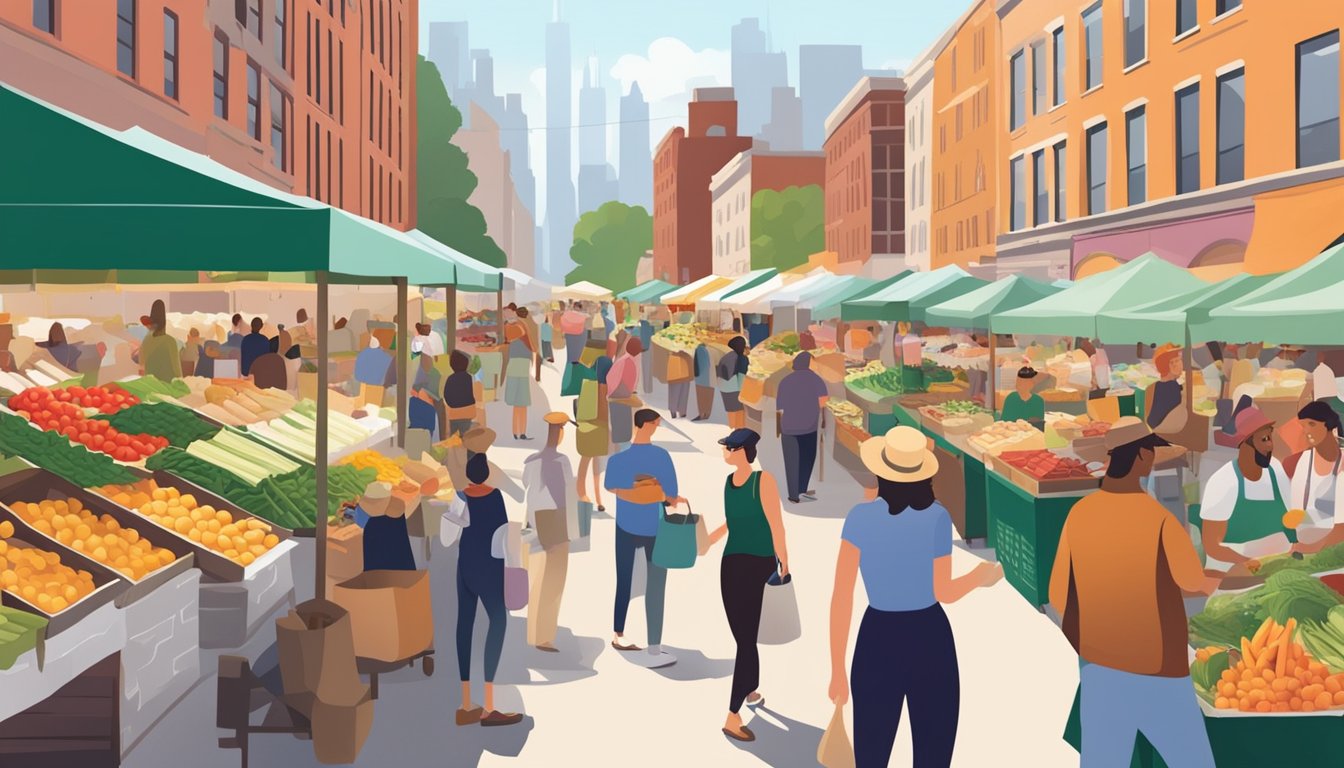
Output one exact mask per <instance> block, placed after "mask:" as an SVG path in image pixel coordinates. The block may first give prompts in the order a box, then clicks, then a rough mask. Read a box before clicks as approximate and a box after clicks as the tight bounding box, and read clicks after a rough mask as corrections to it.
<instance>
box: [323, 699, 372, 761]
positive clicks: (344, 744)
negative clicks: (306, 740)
mask: <svg viewBox="0 0 1344 768" xmlns="http://www.w3.org/2000/svg"><path fill="white" fill-rule="evenodd" d="M309 720H310V721H311V722H312V725H313V756H314V757H316V758H317V761H318V762H319V763H322V764H323V765H348V764H350V763H353V762H355V760H357V759H359V752H360V750H362V749H363V748H364V742H365V740H366V739H368V738H369V731H371V730H373V699H371V698H369V694H368V689H367V688H366V689H365V691H364V695H363V696H362V697H360V700H359V702H358V703H356V704H333V703H328V702H324V701H315V702H313V707H312V714H311V715H310V717H309Z"/></svg>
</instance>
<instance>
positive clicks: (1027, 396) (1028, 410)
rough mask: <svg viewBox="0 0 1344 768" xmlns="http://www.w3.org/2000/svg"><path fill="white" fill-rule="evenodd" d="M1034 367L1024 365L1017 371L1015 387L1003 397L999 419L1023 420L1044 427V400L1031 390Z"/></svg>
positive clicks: (1034, 377) (1034, 378)
mask: <svg viewBox="0 0 1344 768" xmlns="http://www.w3.org/2000/svg"><path fill="white" fill-rule="evenodd" d="M1039 375H1040V374H1039V373H1037V371H1036V369H1035V368H1032V367H1031V366H1029V365H1028V366H1024V367H1022V368H1021V369H1020V370H1018V372H1017V383H1016V389H1015V390H1014V391H1012V392H1009V393H1008V396H1007V397H1005V398H1004V399H1003V413H1001V414H1000V415H999V420H1000V421H1018V420H1021V421H1025V422H1027V423H1029V424H1031V425H1032V426H1033V427H1035V428H1037V429H1040V430H1044V429H1045V400H1044V398H1042V397H1041V396H1040V395H1038V394H1036V393H1035V392H1034V391H1033V390H1035V388H1036V377H1037V376H1039Z"/></svg>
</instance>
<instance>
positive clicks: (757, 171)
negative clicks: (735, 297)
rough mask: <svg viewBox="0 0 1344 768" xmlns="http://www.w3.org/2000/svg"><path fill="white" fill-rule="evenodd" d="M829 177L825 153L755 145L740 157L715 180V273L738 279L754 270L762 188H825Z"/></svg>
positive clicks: (712, 187)
mask: <svg viewBox="0 0 1344 768" xmlns="http://www.w3.org/2000/svg"><path fill="white" fill-rule="evenodd" d="M825 180H826V156H825V155H824V154H823V153H821V152H771V151H769V150H762V149H751V150H748V151H746V152H739V153H738V154H736V155H734V156H733V159H731V160H729V161H728V162H727V163H725V164H724V166H723V167H722V168H720V169H719V171H718V172H717V173H715V174H714V176H713V178H712V179H711V180H710V183H709V196H710V200H711V205H712V210H713V214H714V221H713V225H712V233H713V248H714V257H713V272H714V274H716V275H723V276H724V277H733V276H736V275H744V274H746V273H747V272H749V271H751V268H752V256H751V216H752V213H751V211H752V200H753V199H754V198H755V196H756V193H757V192H760V191H761V190H763V189H774V190H783V189H788V188H789V187H806V186H810V185H814V184H815V185H816V186H818V187H820V186H822V184H824V183H825Z"/></svg>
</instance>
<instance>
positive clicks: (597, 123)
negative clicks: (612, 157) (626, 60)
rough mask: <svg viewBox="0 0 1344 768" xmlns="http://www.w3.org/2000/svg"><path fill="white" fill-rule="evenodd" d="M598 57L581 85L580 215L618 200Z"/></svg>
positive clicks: (592, 60)
mask: <svg viewBox="0 0 1344 768" xmlns="http://www.w3.org/2000/svg"><path fill="white" fill-rule="evenodd" d="M601 77H602V76H601V74H600V70H599V68H598V65H597V59H596V58H590V59H589V60H588V62H587V63H586V64H585V65H584V67H583V84H582V85H580V86H579V214H580V215H582V214H584V213H587V212H588V211H595V210H597V209H598V208H599V207H600V206H601V205H602V204H603V203H606V202H610V201H611V200H614V199H616V195H617V188H616V173H615V171H613V170H612V168H611V166H610V165H609V164H608V163H607V125H606V123H607V89H606V88H603V87H602V80H601Z"/></svg>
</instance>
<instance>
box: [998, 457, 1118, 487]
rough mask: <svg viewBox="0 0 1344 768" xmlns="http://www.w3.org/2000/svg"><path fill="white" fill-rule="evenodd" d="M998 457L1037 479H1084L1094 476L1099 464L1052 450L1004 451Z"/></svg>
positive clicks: (1098, 469) (1098, 470) (1099, 468)
mask: <svg viewBox="0 0 1344 768" xmlns="http://www.w3.org/2000/svg"><path fill="white" fill-rule="evenodd" d="M999 458H1000V459H1002V460H1003V461H1005V462H1007V463H1008V464H1009V465H1010V466H1012V467H1016V468H1017V469H1020V470H1022V471H1023V472H1025V473H1027V474H1028V475H1030V476H1032V477H1034V478H1036V479H1037V480H1086V479H1089V478H1092V477H1096V476H1097V475H1098V473H1099V472H1100V470H1101V466H1100V465H1095V466H1094V465H1091V464H1087V463H1085V462H1082V461H1079V460H1078V459H1075V458H1071V457H1069V456H1060V455H1059V454H1057V453H1055V452H1054V451H1045V450H1034V451H1004V452H1002V453H1000V454H999Z"/></svg>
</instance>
